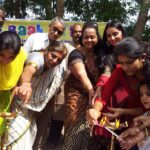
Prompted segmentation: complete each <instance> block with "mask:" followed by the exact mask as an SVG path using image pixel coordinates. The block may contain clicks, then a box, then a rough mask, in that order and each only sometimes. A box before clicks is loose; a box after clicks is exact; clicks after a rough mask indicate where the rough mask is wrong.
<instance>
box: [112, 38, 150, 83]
mask: <svg viewBox="0 0 150 150" xmlns="http://www.w3.org/2000/svg"><path fill="white" fill-rule="evenodd" d="M114 53H115V56H116V58H117V56H118V55H122V54H123V55H126V56H127V57H129V58H133V59H138V58H142V57H143V59H144V61H143V75H144V76H145V79H147V80H150V47H144V46H143V45H142V44H139V42H138V41H137V40H136V39H134V38H132V37H127V38H124V39H123V40H122V41H121V42H119V43H118V44H117V45H116V46H115V49H114ZM144 54H145V55H144Z"/></svg>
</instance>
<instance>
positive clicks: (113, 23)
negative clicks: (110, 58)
mask: <svg viewBox="0 0 150 150" xmlns="http://www.w3.org/2000/svg"><path fill="white" fill-rule="evenodd" d="M108 28H116V29H118V30H119V31H121V32H122V35H123V37H126V36H127V33H126V29H125V28H124V27H123V25H122V23H121V22H120V21H119V20H112V21H110V22H108V23H107V24H106V26H105V29H104V33H103V42H104V45H105V47H106V50H107V51H111V52H110V53H112V49H113V46H112V45H109V46H108V43H107V35H106V31H107V29H108Z"/></svg>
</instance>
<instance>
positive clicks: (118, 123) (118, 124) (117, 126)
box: [115, 119, 120, 129]
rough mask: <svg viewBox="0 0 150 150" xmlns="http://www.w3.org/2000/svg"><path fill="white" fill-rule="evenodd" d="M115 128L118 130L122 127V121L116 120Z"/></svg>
mask: <svg viewBox="0 0 150 150" xmlns="http://www.w3.org/2000/svg"><path fill="white" fill-rule="evenodd" d="M115 126H116V128H117V129H118V128H119V127H120V120H118V119H116V122H115Z"/></svg>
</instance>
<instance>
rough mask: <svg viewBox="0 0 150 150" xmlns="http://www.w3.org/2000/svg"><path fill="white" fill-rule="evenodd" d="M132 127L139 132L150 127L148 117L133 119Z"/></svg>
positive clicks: (149, 117) (149, 118)
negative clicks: (136, 127)
mask: <svg viewBox="0 0 150 150" xmlns="http://www.w3.org/2000/svg"><path fill="white" fill-rule="evenodd" d="M133 122H134V125H135V126H138V127H139V128H140V129H141V130H142V129H145V128H147V127H150V116H138V117H136V118H134V119H133Z"/></svg>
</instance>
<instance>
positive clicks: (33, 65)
mask: <svg viewBox="0 0 150 150" xmlns="http://www.w3.org/2000/svg"><path fill="white" fill-rule="evenodd" d="M26 65H29V66H32V67H33V68H35V69H37V68H38V66H37V64H36V63H34V62H29V63H27V64H26Z"/></svg>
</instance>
